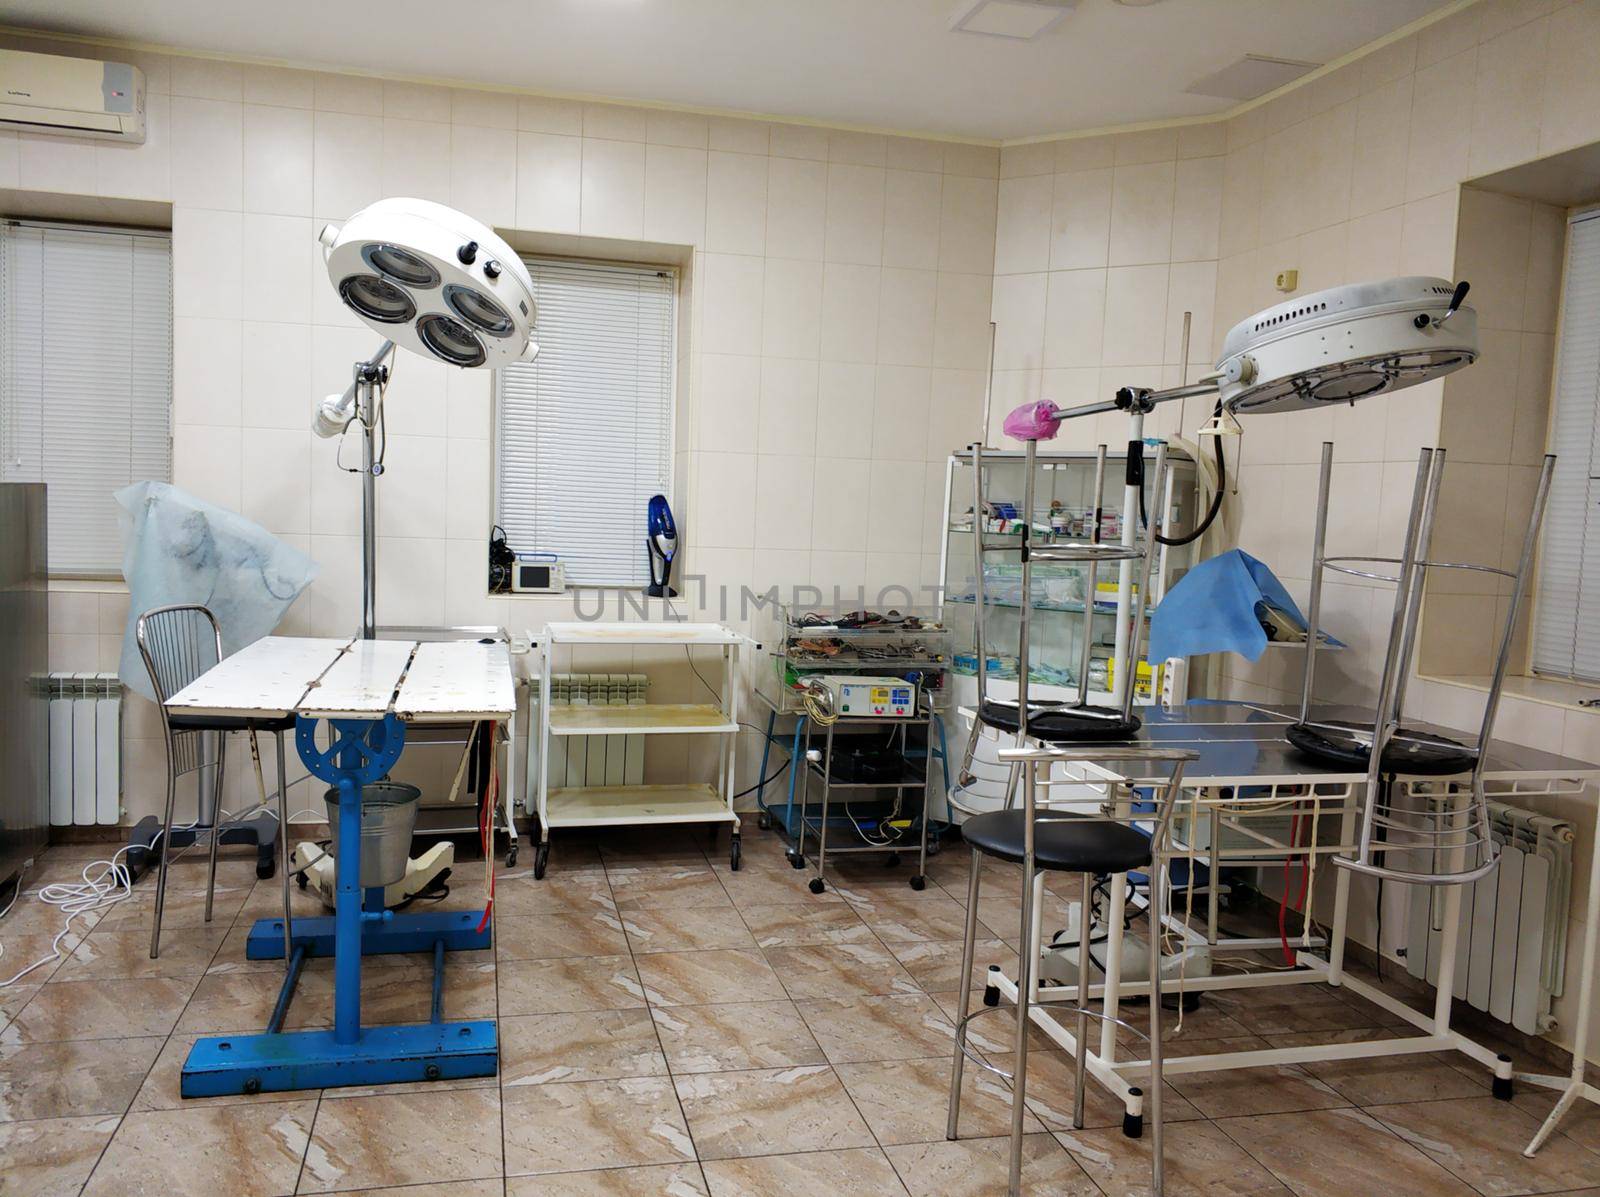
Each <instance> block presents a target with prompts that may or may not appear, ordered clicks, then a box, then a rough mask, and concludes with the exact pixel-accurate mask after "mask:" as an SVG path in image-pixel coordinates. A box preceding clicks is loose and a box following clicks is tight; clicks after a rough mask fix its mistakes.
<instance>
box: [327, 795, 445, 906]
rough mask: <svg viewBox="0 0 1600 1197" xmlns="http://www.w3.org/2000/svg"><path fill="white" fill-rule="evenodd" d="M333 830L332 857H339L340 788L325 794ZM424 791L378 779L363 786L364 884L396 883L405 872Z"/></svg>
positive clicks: (362, 847)
mask: <svg viewBox="0 0 1600 1197" xmlns="http://www.w3.org/2000/svg"><path fill="white" fill-rule="evenodd" d="M323 797H324V800H325V801H326V802H327V804H328V826H329V828H330V829H331V830H332V832H333V857H334V859H335V860H337V859H338V858H339V788H338V787H337V786H334V787H333V788H331V789H330V790H328V792H327V793H326V794H325V795H323ZM421 797H422V791H421V790H419V789H417V787H416V786H413V785H407V784H406V783H405V782H401V781H375V782H373V783H372V784H371V785H365V786H362V787H361V887H362V888H363V889H370V888H371V887H373V886H378V885H393V884H394V883H395V882H396V881H399V880H401V879H403V878H404V877H405V875H406V863H407V862H408V861H409V860H410V859H411V835H412V832H413V831H415V830H416V826H417V801H418V799H420V798H421Z"/></svg>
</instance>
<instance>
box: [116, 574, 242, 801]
mask: <svg viewBox="0 0 1600 1197" xmlns="http://www.w3.org/2000/svg"><path fill="white" fill-rule="evenodd" d="M134 636H135V639H136V640H137V642H138V645H139V656H140V657H141V658H142V659H143V660H144V667H145V671H146V672H147V673H148V674H149V675H150V685H151V686H152V687H153V688H154V690H155V692H156V706H157V707H158V709H159V710H160V711H161V727H162V731H163V733H164V735H165V737H166V741H167V761H168V765H169V767H170V768H171V770H172V774H173V776H174V777H176V776H178V775H179V774H182V773H189V772H192V771H193V770H195V769H203V768H206V767H208V766H210V765H214V764H216V763H217V760H218V756H219V755H220V751H221V742H222V733H221V732H216V731H205V730H202V729H198V728H183V727H178V728H175V727H173V725H172V717H171V714H170V712H168V710H167V706H166V702H167V699H169V698H171V697H172V696H173V695H174V694H176V693H177V692H178V691H180V690H182V689H183V688H184V687H185V686H187V685H188V684H189V683H190V682H192V681H194V680H195V679H196V678H198V677H199V676H200V675H201V674H202V673H204V672H205V671H206V670H208V669H210V668H211V667H212V666H213V665H215V664H217V662H219V661H221V660H222V633H221V631H220V630H219V629H218V627H217V620H216V617H215V616H214V615H212V614H211V611H210V610H209V609H208V608H206V607H204V606H202V605H200V604H199V603H174V604H172V605H170V606H166V607H154V608H152V609H151V610H149V611H146V612H145V613H144V614H142V615H140V616H139V620H138V623H137V625H136V626H135V632H134Z"/></svg>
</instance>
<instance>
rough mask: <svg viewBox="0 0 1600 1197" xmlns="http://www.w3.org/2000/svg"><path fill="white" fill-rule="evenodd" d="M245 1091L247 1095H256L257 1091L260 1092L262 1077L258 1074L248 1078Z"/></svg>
mask: <svg viewBox="0 0 1600 1197" xmlns="http://www.w3.org/2000/svg"><path fill="white" fill-rule="evenodd" d="M244 1092H245V1096H247V1097H254V1096H255V1095H256V1094H257V1093H260V1092H261V1078H260V1077H258V1076H253V1077H250V1078H249V1079H248V1080H246V1081H245V1083H244Z"/></svg>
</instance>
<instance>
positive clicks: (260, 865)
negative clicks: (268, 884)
mask: <svg viewBox="0 0 1600 1197" xmlns="http://www.w3.org/2000/svg"><path fill="white" fill-rule="evenodd" d="M277 871H278V863H277V861H274V860H259V859H258V860H257V861H256V880H257V881H270V880H271V879H272V875H273V874H274V873H276V872H277Z"/></svg>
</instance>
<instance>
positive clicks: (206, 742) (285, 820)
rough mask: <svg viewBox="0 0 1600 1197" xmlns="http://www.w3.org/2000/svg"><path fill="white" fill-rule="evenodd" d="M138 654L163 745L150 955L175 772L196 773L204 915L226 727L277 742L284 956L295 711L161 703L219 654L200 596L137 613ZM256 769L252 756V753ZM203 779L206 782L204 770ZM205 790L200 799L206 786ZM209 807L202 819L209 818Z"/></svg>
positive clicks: (157, 930)
mask: <svg viewBox="0 0 1600 1197" xmlns="http://www.w3.org/2000/svg"><path fill="white" fill-rule="evenodd" d="M135 638H136V640H137V641H138V645H139V656H140V657H141V658H143V660H144V667H145V670H146V671H147V672H148V673H149V675H150V685H151V686H152V687H153V688H154V690H155V694H156V707H157V709H158V710H159V711H160V712H161V730H162V735H163V737H164V739H165V741H166V746H167V802H166V808H165V813H164V815H163V817H162V824H161V834H160V836H159V837H158V841H157V845H153V846H155V847H156V851H157V860H158V862H159V867H158V870H157V873H156V903H155V905H156V908H155V919H154V926H153V928H152V929H151V932H150V957H151V959H155V958H157V957H158V956H159V955H160V953H161V917H162V912H163V909H164V907H165V905H166V896H167V865H168V856H169V853H168V846H169V844H170V841H171V839H172V817H173V808H174V806H175V805H176V803H177V795H178V778H179V777H182V776H183V775H184V774H187V773H194V774H195V775H196V786H195V800H196V804H197V805H196V810H195V828H194V829H195V830H196V831H197V832H198V831H201V830H204V831H207V832H209V834H208V836H207V839H208V840H209V860H208V866H207V875H206V922H208V923H209V922H210V921H211V912H212V905H213V899H214V896H215V892H216V886H217V847H218V844H219V843H220V841H221V834H222V825H221V824H222V813H223V812H222V787H223V774H224V766H225V764H226V761H227V736H228V733H229V732H236V731H245V732H250V733H251V734H252V735H254V734H255V733H257V732H272V733H274V734H275V735H276V738H277V745H278V853H279V871H280V872H281V873H282V875H283V939H284V959H285V960H288V959H289V958H290V939H291V930H290V910H289V903H290V899H289V855H288V852H289V848H288V839H289V836H288V828H289V799H288V784H287V782H288V773H287V760H288V758H287V756H286V755H285V753H286V751H287V745H286V743H285V740H284V734H285V733H286V732H288V731H290V730H292V729H293V727H294V716H293V715H290V716H288V717H286V718H283V719H276V720H245V719H228V718H220V717H217V716H211V715H185V714H177V713H174V712H172V711H170V710H168V709H167V705H166V703H167V699H169V698H171V697H172V696H173V695H174V694H176V693H178V691H180V690H182V689H183V688H184V687H185V686H187V685H188V684H189V683H190V682H192V681H194V680H195V679H196V678H198V677H199V676H200V675H201V674H203V673H205V671H206V670H208V669H210V668H211V667H212V666H213V665H216V664H217V662H219V661H221V660H222V633H221V631H220V630H219V629H218V627H217V620H216V617H215V616H214V615H212V613H211V611H210V609H209V608H207V607H204V606H202V605H200V604H199V603H176V604H173V605H171V606H166V607H155V608H152V609H151V610H149V611H146V612H145V613H144V614H142V615H140V616H139V620H138V623H137V625H136V629H135ZM257 762H258V765H257V767H258V769H259V756H258V757H257ZM208 774H209V776H210V785H209V786H208V785H207V775H208ZM208 789H209V790H210V802H209V804H208V803H207V800H206V791H207V790H208ZM208 806H209V818H208V813H207V812H208Z"/></svg>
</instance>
